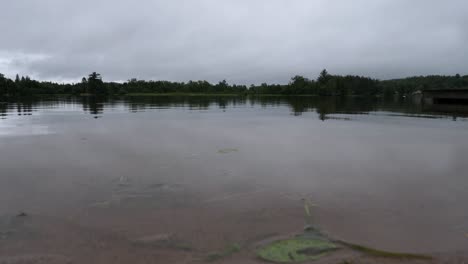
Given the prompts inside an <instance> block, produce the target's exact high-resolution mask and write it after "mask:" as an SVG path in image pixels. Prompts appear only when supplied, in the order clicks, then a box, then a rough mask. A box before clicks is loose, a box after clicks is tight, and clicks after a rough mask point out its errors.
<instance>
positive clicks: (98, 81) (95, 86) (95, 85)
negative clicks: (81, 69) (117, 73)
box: [88, 72, 106, 94]
mask: <svg viewBox="0 0 468 264" xmlns="http://www.w3.org/2000/svg"><path fill="white" fill-rule="evenodd" d="M88 92H89V93H92V94H105V93H106V87H105V85H104V82H103V81H102V77H101V74H99V73H97V72H93V73H91V74H90V75H89V76H88Z"/></svg>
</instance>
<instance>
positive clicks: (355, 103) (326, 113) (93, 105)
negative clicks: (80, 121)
mask: <svg viewBox="0 0 468 264" xmlns="http://www.w3.org/2000/svg"><path fill="white" fill-rule="evenodd" d="M64 105H67V106H71V105H74V106H78V107H81V109H83V111H84V112H85V113H87V114H91V115H93V116H94V117H95V118H98V117H100V116H102V115H103V114H105V111H113V109H117V108H118V109H119V110H127V111H129V112H143V111H148V110H151V109H168V108H186V109H190V110H208V109H216V108H218V109H222V110H229V109H230V108H236V107H238V106H241V107H261V108H267V107H272V108H280V107H283V108H288V109H290V112H291V114H293V115H295V116H300V115H302V114H303V113H317V114H318V117H319V118H320V119H321V120H327V119H334V117H333V116H330V115H333V114H366V113H369V112H372V111H386V112H394V113H396V114H398V115H406V114H411V115H416V116H428V114H431V113H427V114H426V113H424V111H423V108H422V106H421V105H420V104H415V103H414V102H412V100H410V99H408V100H403V99H400V98H396V99H390V100H383V99H376V98H368V97H331V96H329V97H318V96H287V97H284V96H250V97H247V96H134V97H131V96H129V97H99V96H83V97H73V96H67V97H52V98H26V99H25V98H21V99H11V98H9V99H8V100H6V99H4V100H3V102H2V100H0V117H3V118H7V117H8V115H10V114H18V115H31V114H32V113H33V112H35V111H36V110H37V109H41V108H42V109H51V108H60V107H63V106H64ZM438 114H439V115H440V114H445V115H447V116H450V117H452V116H453V117H457V116H467V114H466V113H465V114H463V113H454V112H447V113H438Z"/></svg>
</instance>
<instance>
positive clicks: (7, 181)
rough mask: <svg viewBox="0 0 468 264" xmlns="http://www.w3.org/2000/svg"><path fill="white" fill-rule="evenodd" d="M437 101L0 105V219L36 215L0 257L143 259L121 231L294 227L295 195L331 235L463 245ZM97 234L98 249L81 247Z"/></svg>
mask: <svg viewBox="0 0 468 264" xmlns="http://www.w3.org/2000/svg"><path fill="white" fill-rule="evenodd" d="M449 110H450V111H448V110H446V109H443V108H442V109H441V108H440V107H439V108H437V109H435V108H429V109H427V108H425V107H423V106H421V105H418V104H415V103H413V102H411V100H406V101H404V100H403V101H388V102H383V101H372V100H365V99H348V100H343V99H333V98H316V97H310V98H308V97H301V98H299V97H298V98H293V97H291V98H281V97H262V98H250V99H248V98H243V97H135V98H114V99H107V100H98V99H93V98H49V99H34V100H33V99H31V100H22V101H12V102H0V216H3V217H4V218H5V217H7V216H9V215H10V216H11V215H15V214H17V213H18V212H21V211H24V212H27V213H28V214H30V215H32V216H33V217H36V219H38V220H37V222H34V224H31V226H32V227H31V228H32V229H33V230H34V232H30V233H26V234H20V235H18V236H13V237H12V238H11V239H13V241H14V242H15V243H12V242H11V241H10V240H8V239H3V240H2V239H0V245H2V246H0V255H2V254H4V255H5V254H13V253H15V254H20V253H25V252H26V251H27V252H36V253H37V252H42V253H44V254H46V253H47V254H51V253H53V254H60V256H62V255H64V256H66V257H69V258H78V259H80V260H83V261H90V260H95V258H96V256H99V257H100V259H101V260H103V261H105V260H106V261H107V260H110V259H112V258H113V256H114V257H115V256H116V254H117V255H119V254H121V255H119V260H120V261H122V263H125V261H126V260H129V259H132V260H135V256H133V255H132V254H133V253H131V252H133V251H135V252H136V253H135V254H137V253H138V256H145V257H146V256H147V257H148V259H150V258H151V257H150V253H148V252H146V251H145V250H146V249H145V248H142V249H140V248H138V249H133V251H132V250H127V251H126V250H125V247H126V246H125V245H126V244H125V243H124V241H127V240H130V241H131V240H132V239H133V240H135V239H137V240H138V238H141V237H145V236H148V235H158V234H159V235H160V234H171V235H175V236H176V237H177V238H178V240H180V241H184V243H188V244H190V245H194V246H193V247H195V248H196V249H197V250H198V251H197V252H203V250H206V251H209V250H211V249H213V248H217V246H219V245H220V244H223V243H224V244H228V243H232V242H233V241H234V242H236V241H251V240H253V239H255V237H259V236H262V235H268V234H272V233H275V234H287V233H290V232H295V231H298V230H299V231H300V230H301V228H302V227H303V224H304V218H303V209H302V203H301V199H302V198H307V199H310V200H311V201H313V203H315V204H316V205H317V207H315V208H314V209H313V210H314V222H315V223H316V224H317V225H318V226H320V227H321V228H322V229H324V230H326V231H327V232H328V233H329V234H331V235H332V236H333V237H337V238H342V239H346V240H349V241H354V242H359V243H363V244H368V245H374V246H378V247H382V248H385V249H391V250H404V251H415V252H431V253H432V252H455V251H459V250H465V249H467V248H468V237H467V235H468V205H467V201H468V166H467V161H468V141H467V136H468V119H467V118H466V116H467V115H466V113H464V112H463V109H455V110H454V109H449ZM33 219H34V218H33ZM0 220H1V218H0ZM4 222H5V221H4ZM1 223H2V222H1V221H0V234H1V232H3V233H6V231H5V230H6V229H8V228H9V229H8V230H10V229H13V230H16V227H15V226H13V227H11V226H8V224H3V227H2V225H1ZM2 228H3V229H4V230H3V231H2ZM51 230H53V231H51ZM83 230H93V231H92V233H93V235H90V233H89V232H91V231H89V232H88V231H83ZM30 234H33V235H30ZM44 237H47V239H45V240H46V241H48V242H47V246H44V242H43V241H45V240H44ZM93 239H94V240H93ZM96 239H97V241H101V240H102V241H105V242H102V241H101V242H102V243H103V244H105V245H107V247H104V248H105V250H104V249H102V248H100V247H99V246H96V247H91V248H87V246H85V244H89V243H90V242H89V241H95V240H96ZM100 239H101V240H100ZM9 241H10V242H9ZM70 241H74V242H73V243H71V242H70ZM101 242H96V243H97V244H99V243H101ZM93 245H94V244H93ZM99 245H101V244H99ZM28 250H29V251H28ZM27 252H26V253H27ZM116 252H118V253H116ZM122 252H126V253H122ZM96 254H97V255H96ZM145 254H146V255H145ZM161 254H163V253H161ZM164 254H166V255H164V256H165V259H166V260H167V261H169V260H171V261H176V262H177V256H180V254H182V253H180V254H174V256H173V255H171V253H164ZM183 254H186V255H187V256H190V254H192V253H190V252H188V253H187V252H184V253H183ZM87 257H88V259H87ZM171 257H173V258H171ZM113 260H114V261H115V259H113ZM115 263H118V261H116V262H115ZM127 263H128V262H127Z"/></svg>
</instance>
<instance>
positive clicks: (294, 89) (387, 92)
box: [0, 70, 468, 96]
mask: <svg viewBox="0 0 468 264" xmlns="http://www.w3.org/2000/svg"><path fill="white" fill-rule="evenodd" d="M462 88H468V75H465V76H461V75H459V74H456V75H454V76H440V75H430V76H419V77H409V78H404V79H393V80H377V79H372V78H369V77H362V76H353V75H346V76H341V75H333V74H330V73H328V72H327V70H323V71H322V72H321V73H320V74H319V76H318V78H316V79H309V78H306V77H303V76H294V77H293V78H291V80H290V81H289V83H288V84H267V83H262V84H260V85H250V86H246V85H236V84H229V83H227V82H226V81H225V80H223V81H220V82H219V83H216V84H213V83H210V82H208V81H189V82H170V81H145V80H137V79H135V78H133V79H130V80H128V81H126V82H123V83H117V82H104V81H103V78H102V76H101V75H100V74H99V73H96V72H93V73H91V74H89V75H88V76H87V77H83V78H82V80H81V82H77V83H56V82H48V81H37V80H33V79H31V78H30V77H28V76H22V77H20V76H19V75H16V78H15V80H11V79H9V78H7V77H5V75H3V74H1V73H0V96H30V95H54V94H55V95H59V94H72V95H136V94H244V95H319V96H395V95H397V96H404V95H409V94H412V93H414V92H416V91H423V90H427V89H462Z"/></svg>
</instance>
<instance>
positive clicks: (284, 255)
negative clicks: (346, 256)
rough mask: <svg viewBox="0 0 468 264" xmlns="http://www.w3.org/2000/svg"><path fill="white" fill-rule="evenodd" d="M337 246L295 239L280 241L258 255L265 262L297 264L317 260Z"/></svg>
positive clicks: (318, 241)
mask: <svg viewBox="0 0 468 264" xmlns="http://www.w3.org/2000/svg"><path fill="white" fill-rule="evenodd" d="M337 249H338V248H337V246H336V245H335V244H333V243H331V242H329V241H326V240H319V239H307V238H302V237H299V238H293V239H287V240H280V241H276V242H273V243H271V244H270V245H267V246H265V247H263V248H261V249H260V250H259V251H258V252H257V253H258V256H259V257H260V258H262V259H263V260H267V261H271V262H276V263H296V262H303V261H307V260H317V259H319V258H321V257H323V256H325V255H326V254H327V253H329V252H331V251H335V250H337Z"/></svg>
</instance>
